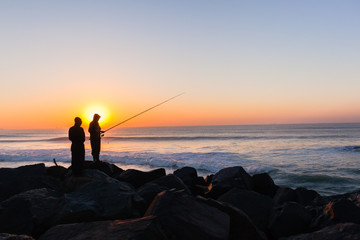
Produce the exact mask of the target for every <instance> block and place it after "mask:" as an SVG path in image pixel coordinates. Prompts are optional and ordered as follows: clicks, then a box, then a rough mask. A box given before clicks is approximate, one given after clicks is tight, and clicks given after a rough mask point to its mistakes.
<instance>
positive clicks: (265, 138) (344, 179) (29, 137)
mask: <svg viewBox="0 0 360 240" xmlns="http://www.w3.org/2000/svg"><path fill="white" fill-rule="evenodd" d="M86 127H87V126H86ZM84 129H85V133H86V135H87V137H88V133H87V129H86V128H84ZM67 131H68V130H67V129H56V130H0V167H18V166H22V165H27V164H33V163H45V165H46V166H52V165H53V164H54V163H53V159H54V158H55V159H56V161H57V163H58V164H59V165H62V166H65V167H68V166H69V165H70V162H71V152H70V145H71V143H70V141H69V140H68V138H67ZM85 148H86V159H87V160H92V157H91V150H90V143H89V139H88V138H87V140H86V146H85ZM100 159H101V160H103V161H108V162H112V163H114V164H116V165H118V166H119V167H121V168H123V169H129V168H137V169H141V170H150V169H155V168H160V167H163V168H165V169H166V171H167V173H172V172H173V171H174V170H176V169H178V168H181V167H184V166H191V167H194V168H196V169H197V170H198V173H199V175H201V176H207V175H210V174H214V173H216V172H217V171H219V170H220V169H222V168H225V167H230V166H242V167H244V168H245V170H246V171H247V172H248V173H250V174H251V175H252V174H256V173H263V172H266V173H268V174H269V175H270V176H271V177H272V178H273V179H274V182H275V184H277V185H279V186H289V187H292V188H296V187H306V188H308V189H313V190H316V191H318V192H319V193H320V194H322V195H333V194H342V193H346V192H351V191H355V190H359V189H360V124H358V123H353V124H349V123H348V124H294V125H241V126H240V125H239V126H193V127H149V128H124V127H118V128H116V129H113V130H111V131H109V132H107V133H106V134H105V136H104V138H103V139H102V151H101V155H100Z"/></svg>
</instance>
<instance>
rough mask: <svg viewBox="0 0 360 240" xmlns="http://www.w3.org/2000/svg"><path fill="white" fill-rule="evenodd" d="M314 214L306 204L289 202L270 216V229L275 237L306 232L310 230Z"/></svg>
mask: <svg viewBox="0 0 360 240" xmlns="http://www.w3.org/2000/svg"><path fill="white" fill-rule="evenodd" d="M311 220H312V215H311V214H310V213H309V212H308V211H307V210H306V209H305V207H304V206H302V205H300V204H298V203H296V202H287V203H285V204H284V205H283V206H282V207H278V208H277V209H276V210H275V211H274V213H273V214H272V216H271V218H270V223H269V230H270V234H271V236H272V237H273V238H274V239H278V238H280V237H287V236H291V235H295V234H300V233H304V232H306V231H308V230H309V226H310V223H311Z"/></svg>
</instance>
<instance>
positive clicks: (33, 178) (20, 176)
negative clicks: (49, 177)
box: [0, 163, 47, 201]
mask: <svg viewBox="0 0 360 240" xmlns="http://www.w3.org/2000/svg"><path fill="white" fill-rule="evenodd" d="M45 175H46V168H45V165H44V164H43V163H41V164H35V165H28V166H23V167H18V168H0V201H3V200H5V199H7V198H9V197H11V196H13V195H15V194H18V193H21V192H24V191H27V190H31V189H37V188H44V187H47V186H46V183H45Z"/></svg>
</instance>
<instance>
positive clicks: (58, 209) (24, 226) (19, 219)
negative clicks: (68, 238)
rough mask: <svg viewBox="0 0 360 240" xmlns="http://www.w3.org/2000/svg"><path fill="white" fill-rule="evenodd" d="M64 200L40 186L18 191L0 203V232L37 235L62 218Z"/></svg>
mask: <svg viewBox="0 0 360 240" xmlns="http://www.w3.org/2000/svg"><path fill="white" fill-rule="evenodd" d="M63 206H64V200H63V198H62V197H61V196H59V195H58V194H57V193H56V192H55V191H53V190H50V189H46V188H42V189H33V190H29V191H26V192H23V193H19V194H17V195H15V196H13V197H11V198H9V199H7V200H5V201H3V202H1V203H0V232H6V233H12V234H26V235H32V236H38V235H39V234H41V233H43V232H44V231H45V230H47V229H48V228H50V227H52V226H54V225H56V224H58V223H60V222H61V220H62V219H63Z"/></svg>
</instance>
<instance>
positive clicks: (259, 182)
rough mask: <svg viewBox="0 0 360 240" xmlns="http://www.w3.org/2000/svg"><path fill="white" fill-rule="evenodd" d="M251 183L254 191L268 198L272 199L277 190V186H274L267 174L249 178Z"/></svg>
mask: <svg viewBox="0 0 360 240" xmlns="http://www.w3.org/2000/svg"><path fill="white" fill-rule="evenodd" d="M251 179H252V182H253V187H254V191H256V192H258V193H260V194H263V195H267V196H270V197H274V196H275V194H276V191H277V190H278V188H279V187H278V186H276V185H275V183H274V181H273V180H272V178H271V177H270V176H269V174H267V173H260V174H255V175H253V176H252V177H251Z"/></svg>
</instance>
